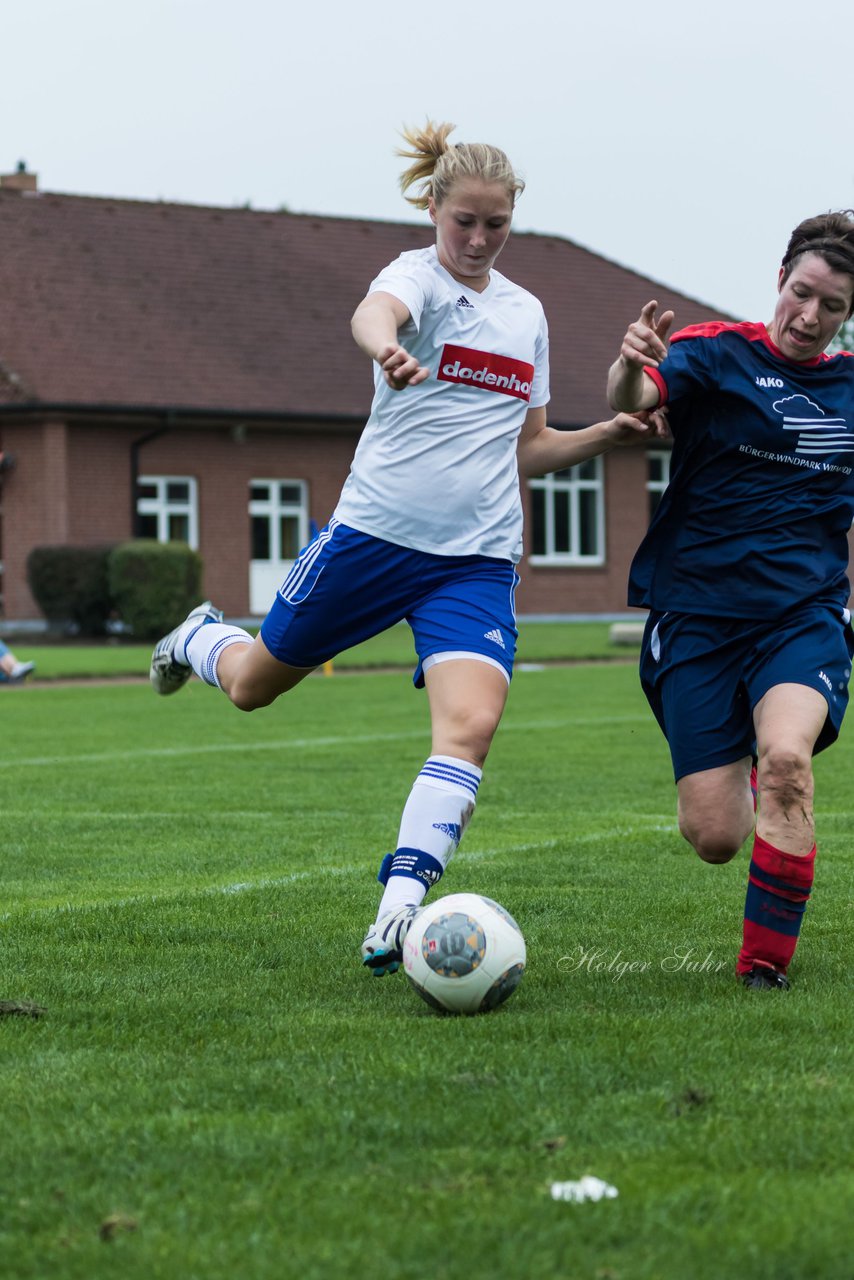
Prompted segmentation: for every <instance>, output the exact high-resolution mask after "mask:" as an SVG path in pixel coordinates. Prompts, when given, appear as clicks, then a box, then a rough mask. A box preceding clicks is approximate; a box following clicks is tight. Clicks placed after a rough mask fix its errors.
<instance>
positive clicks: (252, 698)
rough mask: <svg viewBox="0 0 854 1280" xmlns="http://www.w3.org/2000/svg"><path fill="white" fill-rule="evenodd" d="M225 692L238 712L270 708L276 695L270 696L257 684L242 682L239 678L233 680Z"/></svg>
mask: <svg viewBox="0 0 854 1280" xmlns="http://www.w3.org/2000/svg"><path fill="white" fill-rule="evenodd" d="M225 692H226V693H227V694H228V696H229V698H230V699H231V701H232V703H233V704H234V706H235V707H237V710H238V711H259V710H260V709H261V708H262V707H269V705H270V703H271V702H273V701H275V694H268V693H267V692H266V691H265V690H263V689H261V688H259V686H258V685H257V684H252V683H251V682H249V681H247V680H243V681H241V680H240V679H239V678H238V679H236V680H233V681H232V683H231V686H230V687H229V688H227V689H225Z"/></svg>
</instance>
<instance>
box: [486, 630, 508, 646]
mask: <svg viewBox="0 0 854 1280" xmlns="http://www.w3.org/2000/svg"><path fill="white" fill-rule="evenodd" d="M483 638H484V640H493V641H494V642H495V644H497V645H500V646H501V648H502V649H503V648H504V647H505V646H504V637H503V635H502V634H501V632H500V631H499V630H498V628H497V627H496V628H495V629H494V630H493V631H484V633H483Z"/></svg>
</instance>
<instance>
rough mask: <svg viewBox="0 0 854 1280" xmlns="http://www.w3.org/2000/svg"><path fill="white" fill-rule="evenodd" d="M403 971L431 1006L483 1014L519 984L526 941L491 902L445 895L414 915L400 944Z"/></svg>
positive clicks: (476, 896)
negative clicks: (401, 947)
mask: <svg viewBox="0 0 854 1280" xmlns="http://www.w3.org/2000/svg"><path fill="white" fill-rule="evenodd" d="M403 968H404V970H405V972H406V976H407V978H408V979H409V981H410V982H411V983H412V985H413V987H414V988H415V990H416V991H417V992H418V994H419V995H420V996H421V997H422V999H424V1000H426V1001H427V1003H428V1004H429V1005H431V1006H432V1008H434V1009H439V1010H442V1011H446V1012H449V1013H486V1012H487V1011H488V1010H489V1009H494V1008H495V1007H496V1006H497V1005H499V1004H503V1002H504V1001H505V1000H507V999H508V998H509V997H510V996H511V995H512V994H513V992H514V991H515V990H516V988H517V987H518V985H519V983H520V982H521V981H522V974H523V973H524V972H525V939H524V937H523V936H522V930H521V929H520V928H519V926H518V924H517V923H516V921H515V920H514V919H513V917H512V916H511V915H510V913H509V912H508V911H505V910H504V908H503V907H502V906H499V904H498V903H497V902H493V900H492V899H491V898H484V897H482V896H481V895H480V894H479V893H450V894H448V895H446V897H444V898H437V899H436V901H435V902H430V903H428V904H427V906H426V907H423V908H422V910H421V911H419V912H418V914H417V916H416V917H415V919H414V920H413V922H412V925H411V927H410V929H409V932H408V933H407V935H406V938H405V940H404V943H403Z"/></svg>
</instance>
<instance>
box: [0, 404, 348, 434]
mask: <svg viewBox="0 0 854 1280" xmlns="http://www.w3.org/2000/svg"><path fill="white" fill-rule="evenodd" d="M53 415H56V416H61V417H64V418H87V419H89V420H90V421H91V419H92V418H112V419H113V421H115V420H116V419H120V418H124V419H130V420H134V419H140V418H147V419H149V420H154V421H159V422H161V423H162V422H163V421H164V420H165V423H166V426H164V427H162V428H161V429H162V430H166V428H167V427H168V426H178V425H179V423H180V425H182V426H186V425H189V424H194V425H198V424H201V425H205V426H207V425H210V424H211V423H216V422H222V423H224V424H229V425H233V424H234V423H235V422H244V423H256V424H257V425H259V426H265V425H266V426H277V425H278V426H299V425H306V426H327V427H332V428H333V429H334V428H336V427H337V428H351V429H352V428H356V429H359V430H361V428H362V427H363V426H364V425H365V422H366V421H367V412H363V413H359V414H355V413H295V412H293V411H292V410H274V409H226V408H209V409H201V408H196V407H190V406H185V405H136V404H133V405H129V404H104V403H95V404H85V403H80V402H79V401H66V400H56V401H48V400H31V401H27V402H25V403H21V402H18V403H16V404H0V417H4V418H12V417H18V418H21V417H23V418H36V417H37V418H46V417H51V416H53Z"/></svg>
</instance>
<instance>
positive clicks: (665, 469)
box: [646, 449, 670, 520]
mask: <svg viewBox="0 0 854 1280" xmlns="http://www.w3.org/2000/svg"><path fill="white" fill-rule="evenodd" d="M669 483H670V450H669V449H650V450H649V452H648V453H647V455H646V492H647V514H648V515H649V518H650V520H651V519H652V517H653V516H654V515H655V513H656V511H657V510H658V504H659V502H661V495H662V494H663V493H664V490H665V489H666V488H667V486H668V484H669Z"/></svg>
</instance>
